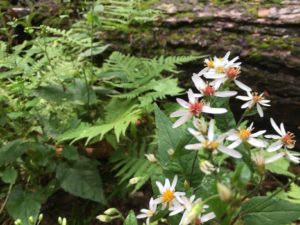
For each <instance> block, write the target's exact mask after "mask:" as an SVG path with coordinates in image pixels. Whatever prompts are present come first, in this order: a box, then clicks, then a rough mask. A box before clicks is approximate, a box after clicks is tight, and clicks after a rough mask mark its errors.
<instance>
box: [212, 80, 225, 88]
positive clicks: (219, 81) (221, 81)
mask: <svg viewBox="0 0 300 225" xmlns="http://www.w3.org/2000/svg"><path fill="white" fill-rule="evenodd" d="M225 81H226V77H224V78H221V79H216V80H214V81H212V82H211V83H210V84H211V85H213V86H214V88H215V90H218V89H219V87H220V86H221V84H223V83H224V82H225Z"/></svg>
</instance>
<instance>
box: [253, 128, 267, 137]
mask: <svg viewBox="0 0 300 225" xmlns="http://www.w3.org/2000/svg"><path fill="white" fill-rule="evenodd" d="M264 133H266V131H265V130H260V131H257V132H255V133H253V134H251V137H258V136H260V135H262V134H264Z"/></svg>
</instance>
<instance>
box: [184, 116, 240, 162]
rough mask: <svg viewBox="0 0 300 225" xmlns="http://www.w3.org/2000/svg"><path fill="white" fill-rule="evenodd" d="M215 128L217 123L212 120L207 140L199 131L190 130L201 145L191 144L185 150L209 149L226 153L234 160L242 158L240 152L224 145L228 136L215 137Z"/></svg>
mask: <svg viewBox="0 0 300 225" xmlns="http://www.w3.org/2000/svg"><path fill="white" fill-rule="evenodd" d="M214 126H215V121H214V120H211V121H210V122H209V127H208V132H207V138H206V137H204V135H203V134H201V133H200V132H199V131H196V130H194V129H192V128H189V129H188V130H189V132H190V133H191V134H192V135H194V136H195V137H196V138H197V140H198V141H199V142H200V143H197V144H189V145H186V146H185V148H186V149H188V150H199V149H202V148H204V149H208V150H210V151H212V152H213V153H215V152H216V151H219V152H222V153H225V154H227V155H229V156H232V157H234V158H241V157H242V155H241V153H239V152H238V151H236V150H234V149H233V148H229V147H226V146H224V145H223V141H224V139H225V137H226V134H223V135H219V136H216V137H215V134H214Z"/></svg>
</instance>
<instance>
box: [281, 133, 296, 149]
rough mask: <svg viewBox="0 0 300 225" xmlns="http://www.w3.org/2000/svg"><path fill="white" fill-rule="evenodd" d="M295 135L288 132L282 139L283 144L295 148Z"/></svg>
mask: <svg viewBox="0 0 300 225" xmlns="http://www.w3.org/2000/svg"><path fill="white" fill-rule="evenodd" d="M294 138H295V135H294V134H293V133H291V132H287V134H286V135H285V136H284V137H283V138H282V139H281V141H282V143H283V144H284V145H287V146H294V145H295V143H296V141H295V140H294Z"/></svg>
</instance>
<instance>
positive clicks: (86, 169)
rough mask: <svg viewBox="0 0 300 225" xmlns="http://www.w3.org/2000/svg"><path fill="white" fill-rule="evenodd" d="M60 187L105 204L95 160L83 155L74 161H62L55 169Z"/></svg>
mask: <svg viewBox="0 0 300 225" xmlns="http://www.w3.org/2000/svg"><path fill="white" fill-rule="evenodd" d="M56 178H57V179H58V180H59V181H60V185H61V187H62V188H63V189H64V190H65V191H67V192H69V193H71V194H73V195H75V196H79V197H81V198H85V199H89V200H92V201H96V202H99V203H101V204H105V203H106V200H105V197H104V193H103V187H102V180H101V177H100V175H99V171H98V169H97V162H96V161H93V160H91V159H88V158H85V157H83V158H82V159H80V160H78V161H76V162H75V163H67V162H62V163H61V164H59V165H58V167H57V170H56Z"/></svg>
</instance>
